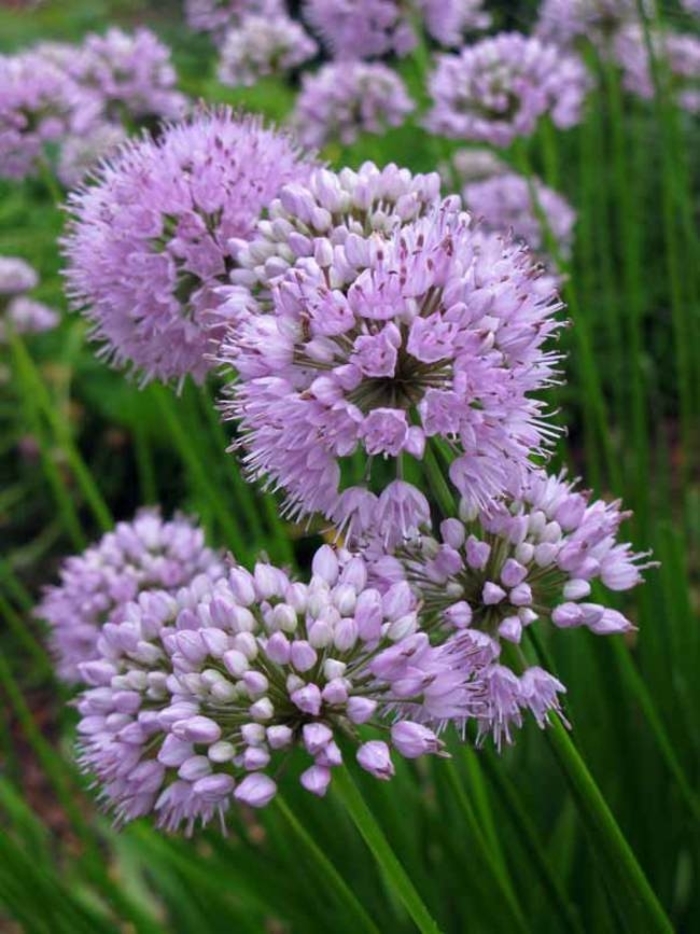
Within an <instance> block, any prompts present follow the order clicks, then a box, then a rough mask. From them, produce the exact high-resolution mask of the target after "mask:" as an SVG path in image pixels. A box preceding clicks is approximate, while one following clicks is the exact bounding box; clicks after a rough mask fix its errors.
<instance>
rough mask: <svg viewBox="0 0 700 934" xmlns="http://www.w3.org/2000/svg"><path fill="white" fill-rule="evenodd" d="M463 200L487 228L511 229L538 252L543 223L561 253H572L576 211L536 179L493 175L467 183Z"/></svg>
mask: <svg viewBox="0 0 700 934" xmlns="http://www.w3.org/2000/svg"><path fill="white" fill-rule="evenodd" d="M533 194H534V199H533ZM462 200H463V201H464V204H465V206H466V207H467V208H468V209H469V210H470V211H471V212H472V213H473V214H474V216H475V217H478V218H480V219H482V220H483V222H484V224H485V226H486V228H487V229H488V230H492V231H496V232H498V231H512V233H513V235H514V236H515V237H516V238H517V239H518V240H523V241H524V242H525V243H527V245H528V246H529V247H530V248H531V249H532V250H535V251H537V252H539V251H546V243H547V237H546V235H545V230H544V229H543V227H544V225H545V224H546V227H547V229H548V231H549V233H550V234H551V235H552V236H553V237H554V239H555V240H556V242H557V244H558V248H559V251H560V252H561V253H562V255H564V256H567V255H568V254H569V253H570V252H571V244H572V239H573V229H574V224H575V222H576V212H575V211H574V209H573V208H572V207H571V205H570V204H569V203H568V202H567V201H566V199H565V198H563V197H562V196H561V195H560V194H557V192H556V191H553V190H552V189H551V188H548V187H547V186H546V185H544V184H543V183H542V182H541V181H540V180H539V179H536V178H534V179H532V180H531V181H528V179H527V178H525V177H524V176H522V175H517V174H516V173H515V172H506V173H503V174H498V175H494V176H493V177H491V178H487V179H484V180H482V181H474V182H469V183H468V184H466V185H465V186H464V188H463V189H462ZM533 201H534V203H533ZM542 217H543V218H544V224H543V222H542V219H541V218H542Z"/></svg>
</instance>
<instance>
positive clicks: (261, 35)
mask: <svg viewBox="0 0 700 934" xmlns="http://www.w3.org/2000/svg"><path fill="white" fill-rule="evenodd" d="M317 52H318V46H317V45H316V43H315V42H314V40H313V39H312V38H311V37H310V36H309V35H308V33H306V32H305V31H304V29H303V28H302V27H301V26H300V25H299V23H296V22H295V21H294V20H292V19H289V18H288V17H287V16H277V17H274V18H272V19H270V18H269V17H266V16H246V18H245V19H244V20H243V21H242V23H241V25H240V26H238V27H235V28H232V29H229V30H228V31H227V33H226V36H225V38H224V40H223V43H222V45H221V52H220V57H219V64H218V67H217V77H218V79H219V81H220V82H221V83H222V84H228V85H232V86H233V87H237V86H238V85H252V84H255V83H256V81H258V80H259V79H260V78H261V77H263V76H264V75H272V74H282V73H284V72H286V71H290V70H291V69H292V68H296V67H297V66H298V65H301V64H302V62H305V61H308V59H310V58H313V57H314V56H315V55H316V54H317Z"/></svg>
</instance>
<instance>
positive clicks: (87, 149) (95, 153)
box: [56, 121, 127, 188]
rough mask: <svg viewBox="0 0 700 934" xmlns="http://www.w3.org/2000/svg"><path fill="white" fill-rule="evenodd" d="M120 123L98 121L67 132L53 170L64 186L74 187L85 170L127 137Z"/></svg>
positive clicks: (106, 155)
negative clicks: (79, 130)
mask: <svg viewBox="0 0 700 934" xmlns="http://www.w3.org/2000/svg"><path fill="white" fill-rule="evenodd" d="M126 136H127V134H126V130H125V129H124V127H123V126H122V125H121V124H117V123H103V122H101V121H100V122H97V123H95V125H94V126H93V127H91V128H90V129H89V130H86V131H85V132H84V133H80V134H73V135H71V136H68V137H67V138H66V139H65V140H64V141H63V143H62V144H61V151H60V154H59V157H58V166H57V167H56V174H57V175H58V177H59V179H60V180H61V181H62V182H63V184H64V185H65V186H66V188H75V187H77V186H78V185H79V184H80V183H81V182H82V181H84V180H85V178H86V176H87V175H88V173H90V172H91V171H93V170H94V169H95V168H96V167H97V165H98V164H99V163H100V162H101V161H102V160H103V159H106V158H107V157H108V156H111V155H113V154H114V153H115V152H116V151H117V149H118V148H119V146H120V145H121V144H122V143H123V142H124V141H125V140H126Z"/></svg>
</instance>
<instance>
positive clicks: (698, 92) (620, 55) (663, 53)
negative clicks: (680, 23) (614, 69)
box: [615, 26, 700, 114]
mask: <svg viewBox="0 0 700 934" xmlns="http://www.w3.org/2000/svg"><path fill="white" fill-rule="evenodd" d="M651 39H652V47H653V52H654V55H655V56H656V58H657V59H658V60H659V79H660V81H661V83H662V86H664V87H665V88H666V89H667V92H668V94H669V96H670V97H671V98H673V99H674V100H675V101H676V103H677V104H678V106H679V107H682V108H683V110H687V111H688V112H689V113H692V114H697V113H700V39H698V38H697V36H691V35H686V34H684V33H674V32H664V33H661V32H658V31H655V32H652V35H651ZM615 58H616V61H617V63H618V65H619V66H620V67H621V68H622V83H623V84H624V86H625V88H626V89H627V90H628V91H630V93H632V94H637V95H639V97H642V98H644V99H645V100H652V99H653V97H654V93H655V89H654V80H653V75H652V68H651V63H650V61H649V52H648V49H647V44H646V39H645V36H644V30H643V29H642V28H641V27H640V26H629V27H627V28H626V29H624V30H621V31H620V32H619V33H618V35H617V36H616V38H615Z"/></svg>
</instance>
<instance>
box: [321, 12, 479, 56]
mask: <svg viewBox="0 0 700 934" xmlns="http://www.w3.org/2000/svg"><path fill="white" fill-rule="evenodd" d="M482 6H483V4H482V0H411V2H409V3H404V2H401V0H359V2H357V0H306V2H305V3H304V5H303V14H304V17H305V19H306V20H307V21H308V23H309V24H310V26H311V27H312V28H313V29H314V30H315V32H317V33H318V35H319V36H321V38H322V39H323V42H324V44H325V45H326V46H327V48H328V49H329V50H330V51H331V52H332V53H333V55H334V57H336V58H340V59H358V58H377V57H381V56H383V55H387V54H394V55H399V56H402V55H406V54H408V53H409V52H410V51H411V50H412V49H413V48H415V46H416V43H417V42H418V37H417V36H416V30H415V26H416V23H421V22H422V24H423V26H424V28H425V30H426V31H427V32H428V33H429V34H430V35H431V36H432V37H433V38H434V39H435V40H436V41H438V42H440V43H441V44H442V45H446V46H453V45H460V44H461V42H462V39H463V35H464V33H465V32H467V31H469V30H476V29H486V28H488V26H489V24H490V22H491V18H490V16H489V15H488V14H487V13H485V12H484V11H483V9H482Z"/></svg>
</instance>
